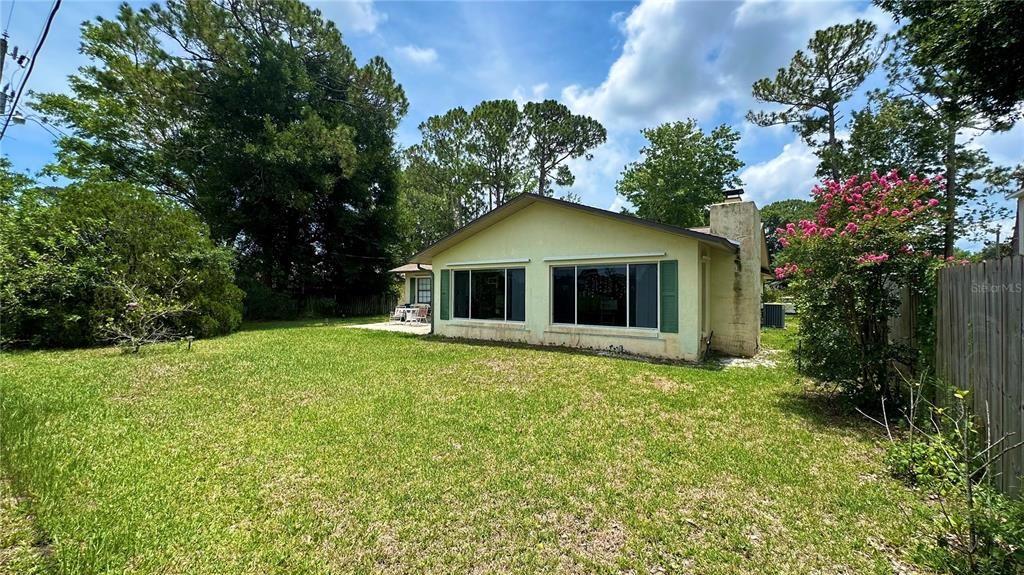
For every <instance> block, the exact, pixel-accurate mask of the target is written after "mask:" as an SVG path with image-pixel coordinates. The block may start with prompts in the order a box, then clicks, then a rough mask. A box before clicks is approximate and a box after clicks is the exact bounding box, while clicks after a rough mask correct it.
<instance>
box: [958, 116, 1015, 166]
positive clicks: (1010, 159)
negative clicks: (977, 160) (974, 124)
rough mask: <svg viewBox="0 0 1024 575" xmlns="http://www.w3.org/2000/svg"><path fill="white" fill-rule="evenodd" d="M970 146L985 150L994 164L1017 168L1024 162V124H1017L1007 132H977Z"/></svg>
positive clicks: (971, 134) (968, 135) (973, 134)
mask: <svg viewBox="0 0 1024 575" xmlns="http://www.w3.org/2000/svg"><path fill="white" fill-rule="evenodd" d="M971 136H974V140H973V141H972V142H971V143H970V144H969V147H972V148H984V149H985V151H986V152H988V155H989V157H990V158H991V159H992V161H993V162H995V163H996V164H999V165H1003V166H1015V165H1017V164H1019V163H1021V162H1024V122H1017V123H1016V124H1014V126H1013V128H1011V129H1010V130H1008V131H1006V132H985V133H982V134H978V133H977V132H974V133H969V134H967V137H971Z"/></svg>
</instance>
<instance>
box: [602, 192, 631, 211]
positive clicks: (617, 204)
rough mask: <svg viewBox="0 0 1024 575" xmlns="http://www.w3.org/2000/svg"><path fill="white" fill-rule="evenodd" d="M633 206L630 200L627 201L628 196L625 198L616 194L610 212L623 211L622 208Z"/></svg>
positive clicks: (609, 208) (609, 207)
mask: <svg viewBox="0 0 1024 575" xmlns="http://www.w3.org/2000/svg"><path fill="white" fill-rule="evenodd" d="M632 207H633V206H632V205H631V204H630V203H629V202H627V201H626V198H623V197H622V196H615V199H614V200H612V205H610V206H608V211H609V212H615V213H619V212H621V211H622V208H632Z"/></svg>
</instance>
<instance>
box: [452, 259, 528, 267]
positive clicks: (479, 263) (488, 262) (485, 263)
mask: <svg viewBox="0 0 1024 575" xmlns="http://www.w3.org/2000/svg"><path fill="white" fill-rule="evenodd" d="M526 263H530V258H516V259H511V260H476V261H470V262H451V263H449V264H448V267H456V266H490V265H498V264H526Z"/></svg>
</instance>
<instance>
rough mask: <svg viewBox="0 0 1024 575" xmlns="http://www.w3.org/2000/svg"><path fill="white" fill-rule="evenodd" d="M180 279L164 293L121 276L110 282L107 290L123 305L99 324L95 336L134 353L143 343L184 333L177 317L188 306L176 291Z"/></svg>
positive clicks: (146, 343)
mask: <svg viewBox="0 0 1024 575" xmlns="http://www.w3.org/2000/svg"><path fill="white" fill-rule="evenodd" d="M182 283H183V282H182V281H178V282H176V283H175V284H174V286H173V287H172V288H171V289H170V290H169V292H168V295H157V294H154V293H152V292H151V291H149V290H147V289H145V288H144V287H141V286H139V285H138V284H133V283H128V282H126V281H125V280H123V279H119V280H115V281H114V282H112V283H111V285H110V290H109V291H110V292H112V294H113V296H114V297H115V298H116V299H118V300H121V301H123V302H124V305H123V306H121V308H120V310H119V312H117V313H116V314H115V315H113V316H111V317H107V318H106V319H105V320H104V321H103V322H102V323H101V324H100V327H99V334H98V336H99V339H101V340H104V341H108V342H110V343H113V344H114V345H116V346H117V347H119V348H121V350H122V351H124V352H125V353H138V352H139V350H140V349H142V346H144V345H149V344H152V343H160V342H164V341H172V340H176V339H181V338H183V337H185V336H186V335H187V334H186V333H184V330H183V329H182V328H181V327H180V326H181V320H182V318H183V317H184V316H185V314H187V313H189V312H190V310H191V308H192V306H191V305H190V304H187V303H184V302H182V301H181V300H180V298H179V297H178V295H177V292H178V288H179V287H180V286H181V284H182ZM190 347H191V342H190Z"/></svg>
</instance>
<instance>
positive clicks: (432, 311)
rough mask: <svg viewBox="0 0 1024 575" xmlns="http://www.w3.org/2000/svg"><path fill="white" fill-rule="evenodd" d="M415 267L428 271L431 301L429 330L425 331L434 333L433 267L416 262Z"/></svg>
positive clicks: (435, 310) (435, 308) (435, 300)
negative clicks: (425, 266)
mask: <svg viewBox="0 0 1024 575" xmlns="http://www.w3.org/2000/svg"><path fill="white" fill-rule="evenodd" d="M416 269H418V270H420V271H421V272H430V302H431V306H430V331H429V332H427V335H433V334H434V316H435V315H436V314H437V305H435V304H436V303H437V298H436V297H434V269H433V267H431V269H429V270H428V269H425V268H424V267H423V264H416Z"/></svg>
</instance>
